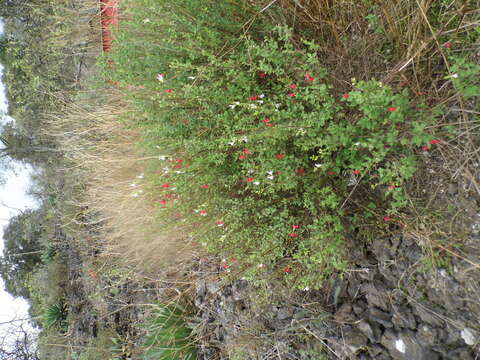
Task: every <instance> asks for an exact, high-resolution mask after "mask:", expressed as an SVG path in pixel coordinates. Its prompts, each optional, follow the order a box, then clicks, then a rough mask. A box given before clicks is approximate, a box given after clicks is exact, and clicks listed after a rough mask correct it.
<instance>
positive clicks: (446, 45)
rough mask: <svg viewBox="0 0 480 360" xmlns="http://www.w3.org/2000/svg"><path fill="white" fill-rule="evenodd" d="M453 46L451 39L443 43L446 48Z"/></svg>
mask: <svg viewBox="0 0 480 360" xmlns="http://www.w3.org/2000/svg"><path fill="white" fill-rule="evenodd" d="M452 46H453V44H452V42H451V41H447V42H446V43H445V44H443V47H444V48H445V49H451V48H452Z"/></svg>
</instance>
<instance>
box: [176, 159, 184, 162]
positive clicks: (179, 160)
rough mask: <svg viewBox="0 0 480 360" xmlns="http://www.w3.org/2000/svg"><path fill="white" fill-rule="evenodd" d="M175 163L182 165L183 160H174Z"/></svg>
mask: <svg viewBox="0 0 480 360" xmlns="http://www.w3.org/2000/svg"><path fill="white" fill-rule="evenodd" d="M175 162H176V163H182V162H183V159H175Z"/></svg>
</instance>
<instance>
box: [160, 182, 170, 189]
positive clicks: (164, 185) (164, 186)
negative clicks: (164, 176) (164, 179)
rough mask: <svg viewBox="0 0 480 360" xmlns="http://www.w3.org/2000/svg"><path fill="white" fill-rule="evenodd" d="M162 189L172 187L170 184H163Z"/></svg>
mask: <svg viewBox="0 0 480 360" xmlns="http://www.w3.org/2000/svg"><path fill="white" fill-rule="evenodd" d="M162 187H163V188H165V189H166V188H169V187H170V184H169V183H166V184H163V185H162Z"/></svg>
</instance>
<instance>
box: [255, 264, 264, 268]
mask: <svg viewBox="0 0 480 360" xmlns="http://www.w3.org/2000/svg"><path fill="white" fill-rule="evenodd" d="M257 267H258V268H263V267H265V264H258V265H257Z"/></svg>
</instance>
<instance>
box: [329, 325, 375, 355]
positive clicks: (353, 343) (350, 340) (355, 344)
mask: <svg viewBox="0 0 480 360" xmlns="http://www.w3.org/2000/svg"><path fill="white" fill-rule="evenodd" d="M329 341H330V343H331V345H332V347H333V349H334V351H335V352H336V353H337V355H339V356H340V358H341V359H350V358H354V356H355V354H357V353H358V352H359V351H360V350H363V349H365V348H366V345H367V342H368V339H367V337H366V336H365V335H363V334H362V333H361V332H360V331H358V330H357V329H355V328H352V329H349V330H347V331H344V332H343V334H342V338H341V339H336V340H333V339H329Z"/></svg>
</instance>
